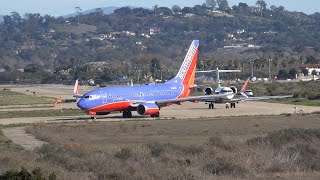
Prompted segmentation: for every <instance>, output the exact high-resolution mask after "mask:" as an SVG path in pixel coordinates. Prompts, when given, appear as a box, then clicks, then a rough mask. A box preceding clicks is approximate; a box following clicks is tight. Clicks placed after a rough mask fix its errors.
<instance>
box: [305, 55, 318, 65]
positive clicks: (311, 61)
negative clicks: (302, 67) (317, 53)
mask: <svg viewBox="0 0 320 180" xmlns="http://www.w3.org/2000/svg"><path fill="white" fill-rule="evenodd" d="M318 62H319V61H318V60H317V59H316V58H315V57H314V56H308V57H307V61H306V64H317V63H318Z"/></svg>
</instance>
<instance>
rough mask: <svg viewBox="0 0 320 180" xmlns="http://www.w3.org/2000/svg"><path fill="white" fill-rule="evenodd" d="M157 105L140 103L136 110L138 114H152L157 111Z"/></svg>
mask: <svg viewBox="0 0 320 180" xmlns="http://www.w3.org/2000/svg"><path fill="white" fill-rule="evenodd" d="M159 110H160V108H159V106H158V105H156V104H155V103H141V104H139V105H138V107H137V112H138V114H140V115H153V114H157V113H159Z"/></svg>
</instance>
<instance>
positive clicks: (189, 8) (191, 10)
mask: <svg viewBox="0 0 320 180" xmlns="http://www.w3.org/2000/svg"><path fill="white" fill-rule="evenodd" d="M181 12H182V13H184V14H187V13H193V8H192V7H184V8H182V10H181Z"/></svg>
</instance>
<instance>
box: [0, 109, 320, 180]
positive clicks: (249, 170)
mask: <svg viewBox="0 0 320 180" xmlns="http://www.w3.org/2000/svg"><path fill="white" fill-rule="evenodd" d="M256 124H259V126H256ZM297 127H303V128H304V129H292V128H297ZM311 128H320V124H319V118H318V117H317V115H316V114H311V115H306V116H303V117H302V116H295V115H292V116H285V115H283V116H257V117H234V118H229V117H226V118H213V119H196V120H164V121H134V122H130V121H128V122H113V123H111V122H109V123H102V122H96V123H68V124H36V125H34V126H33V127H31V131H30V132H31V133H32V134H33V135H35V136H36V137H37V138H39V139H41V140H44V141H46V142H49V144H46V145H44V146H43V147H42V148H40V149H38V150H36V151H34V152H22V153H21V152H20V153H19V152H15V153H11V152H8V151H5V153H2V154H1V153H0V154H1V155H0V161H1V162H4V163H3V165H0V172H3V171H5V170H7V169H8V168H15V167H14V165H16V166H17V163H18V162H21V163H20V164H21V165H20V164H19V163H18V164H19V166H17V167H16V168H18V169H19V168H20V166H24V167H27V168H28V169H34V167H35V166H37V167H41V168H42V169H43V170H44V172H50V173H51V172H53V171H54V172H55V174H57V176H58V178H61V179H70V178H71V177H74V176H75V177H86V178H89V179H230V178H237V179H258V178H263V179H264V178H271V179H272V177H276V176H279V177H280V179H281V178H283V179H286V178H287V179H299V178H298V177H301V176H297V174H304V175H305V176H306V177H312V178H314V177H316V176H317V173H319V174H320V138H319V137H320V130H314V129H311ZM284 129H288V130H284ZM309 129H310V130H309ZM276 140H277V141H276ZM24 157H26V158H25V159H23V158H24ZM1 158H2V159H1ZM300 179H301V178H300ZM304 179H305V178H304Z"/></svg>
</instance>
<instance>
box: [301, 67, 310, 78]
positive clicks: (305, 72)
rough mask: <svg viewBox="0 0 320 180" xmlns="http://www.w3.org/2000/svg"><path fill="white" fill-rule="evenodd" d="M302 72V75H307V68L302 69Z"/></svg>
mask: <svg viewBox="0 0 320 180" xmlns="http://www.w3.org/2000/svg"><path fill="white" fill-rule="evenodd" d="M301 72H302V74H303V75H304V76H308V75H309V71H308V69H302V71H301Z"/></svg>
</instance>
